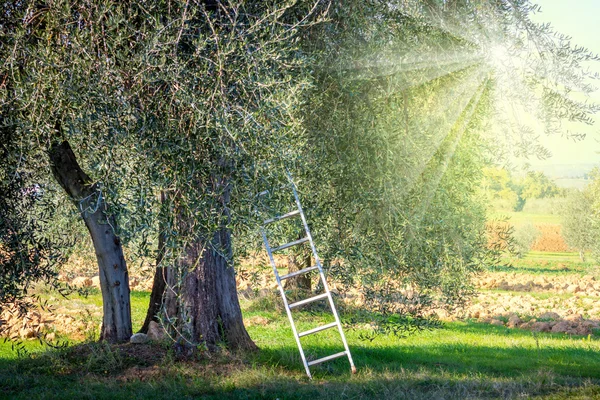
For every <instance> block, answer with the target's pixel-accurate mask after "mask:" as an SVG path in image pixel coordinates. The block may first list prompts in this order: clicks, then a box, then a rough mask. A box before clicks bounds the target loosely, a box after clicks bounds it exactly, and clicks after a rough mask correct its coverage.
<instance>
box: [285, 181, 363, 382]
mask: <svg viewBox="0 0 600 400" xmlns="http://www.w3.org/2000/svg"><path fill="white" fill-rule="evenodd" d="M288 179H289V180H290V184H291V187H292V192H293V193H294V200H295V201H296V205H297V206H298V210H299V211H300V217H301V218H302V224H303V225H304V230H305V231H306V237H307V238H308V241H309V243H310V248H311V250H312V253H313V256H314V257H315V264H316V265H317V267H318V268H319V276H320V277H321V281H322V282H323V288H324V289H325V293H327V294H328V296H327V297H328V299H329V306H330V307H331V312H332V313H333V316H334V318H335V322H336V323H337V326H338V331H339V333H340V337H341V339H342V343H343V344H344V350H346V355H347V356H348V361H349V362H350V370H351V371H352V373H353V374H355V373H356V367H355V366H354V361H353V360H352V355H351V354H350V348H349V347H348V342H347V341H346V335H344V331H343V329H342V323H341V321H340V317H339V315H338V312H337V309H336V308H335V304H334V303H333V298H332V297H331V291H330V290H329V285H327V279H325V273H324V272H323V266H322V265H321V260H320V259H319V255H318V254H317V248H316V247H315V244H314V242H313V238H312V235H311V234H310V229H309V228H308V223H307V221H306V216H305V215H304V211H303V210H302V205H301V204H300V198H299V197H298V191H297V190H296V185H295V184H294V182H293V181H292V177H291V176H290V175H289V173H288Z"/></svg>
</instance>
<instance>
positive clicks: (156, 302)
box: [139, 191, 168, 333]
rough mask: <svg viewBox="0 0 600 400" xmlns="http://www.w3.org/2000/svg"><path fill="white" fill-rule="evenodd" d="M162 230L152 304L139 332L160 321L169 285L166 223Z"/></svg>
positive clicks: (163, 199)
mask: <svg viewBox="0 0 600 400" xmlns="http://www.w3.org/2000/svg"><path fill="white" fill-rule="evenodd" d="M160 202H161V206H163V207H164V205H165V203H166V194H165V192H164V191H161V192H160ZM160 225H161V226H160V228H159V230H160V232H159V234H158V254H157V255H156V270H155V271H154V279H153V280H152V292H151V293H150V304H149V305H148V311H147V312H146V319H145V320H144V324H143V325H142V327H141V328H140V330H139V332H141V333H148V327H149V326H150V322H152V321H154V322H160V321H159V319H158V317H157V314H158V312H159V311H160V308H161V306H162V303H163V295H164V293H165V289H166V287H167V281H166V279H167V273H168V270H167V267H164V266H162V265H161V264H162V261H163V258H164V256H165V242H166V233H165V227H164V226H163V225H164V224H162V223H161V224H160Z"/></svg>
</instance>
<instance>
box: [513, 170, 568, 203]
mask: <svg viewBox="0 0 600 400" xmlns="http://www.w3.org/2000/svg"><path fill="white" fill-rule="evenodd" d="M522 186H523V191H522V193H521V196H522V197H523V198H524V199H544V198H549V197H556V196H559V195H561V194H562V192H561V190H560V189H559V188H558V186H556V183H554V181H552V180H551V179H550V178H548V177H547V176H546V175H544V173H543V172H535V171H530V172H528V173H527V176H525V179H523V182H522Z"/></svg>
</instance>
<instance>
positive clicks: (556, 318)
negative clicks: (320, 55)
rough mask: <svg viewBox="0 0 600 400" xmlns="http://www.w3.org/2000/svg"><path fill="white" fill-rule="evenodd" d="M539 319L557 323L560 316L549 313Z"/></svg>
mask: <svg viewBox="0 0 600 400" xmlns="http://www.w3.org/2000/svg"><path fill="white" fill-rule="evenodd" d="M539 319H549V320H552V321H557V320H559V319H560V315H558V314H557V313H555V312H552V311H549V312H545V313H543V314H542V315H540V316H539Z"/></svg>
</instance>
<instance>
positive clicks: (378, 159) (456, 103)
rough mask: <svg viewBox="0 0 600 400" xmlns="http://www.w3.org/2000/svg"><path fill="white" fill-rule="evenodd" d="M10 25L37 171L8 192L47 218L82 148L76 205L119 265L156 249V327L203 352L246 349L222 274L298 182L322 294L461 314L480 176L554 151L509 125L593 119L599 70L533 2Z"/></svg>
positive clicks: (76, 15) (17, 123) (160, 12)
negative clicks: (358, 295) (67, 166)
mask: <svg viewBox="0 0 600 400" xmlns="http://www.w3.org/2000/svg"><path fill="white" fill-rule="evenodd" d="M2 7H3V9H2V15H3V16H4V22H3V23H2V25H1V35H2V37H1V39H2V40H1V41H0V59H2V60H4V61H3V62H2V65H1V66H0V85H1V87H2V92H1V93H0V105H1V106H2V107H3V110H4V111H5V113H4V114H3V120H2V123H3V126H6V127H10V129H11V130H10V138H9V139H10V140H9V142H10V143H12V145H11V147H10V148H8V147H7V149H8V150H7V151H6V159H7V160H8V163H7V164H8V165H9V166H10V168H11V169H13V170H14V172H9V173H10V174H13V175H14V174H15V172H16V173H17V174H18V173H20V172H21V171H29V175H28V177H27V179H28V182H31V183H30V184H29V183H28V184H21V183H19V184H18V185H20V186H21V187H25V188H27V187H29V188H31V187H32V186H31V185H34V184H35V185H38V186H36V187H39V188H40V191H39V192H38V193H41V197H42V198H43V199H45V200H44V201H46V203H45V204H56V202H57V201H58V200H56V199H57V198H61V197H62V198H64V197H65V196H66V193H62V194H61V190H59V186H58V185H57V183H58V182H56V181H54V180H53V178H52V174H50V171H51V168H52V170H53V171H54V172H55V174H54V175H55V176H56V175H57V174H56V170H57V161H56V160H58V158H56V157H54V156H53V149H57V148H59V147H57V146H63V147H62V148H64V149H66V148H67V147H68V148H69V149H72V150H73V151H72V153H73V155H74V156H76V157H77V160H78V161H79V164H80V165H81V170H82V171H81V172H82V173H83V171H85V173H83V175H81V174H80V176H83V177H84V178H81V179H82V180H83V181H85V182H80V183H84V184H85V185H84V186H85V188H84V189H85V190H82V191H79V192H78V193H79V194H76V195H74V194H73V193H69V196H70V200H71V201H72V202H74V204H75V205H76V207H77V209H78V212H79V213H80V214H81V216H82V217H83V219H84V220H86V217H89V216H90V215H93V221H92V222H94V221H95V222H98V221H100V225H102V226H106V227H107V230H106V232H107V234H111V235H114V238H112V239H111V240H112V241H113V243H115V244H116V245H117V247H118V246H120V245H121V244H123V245H125V246H127V245H129V244H131V243H132V242H134V241H135V242H136V246H137V248H138V249H139V251H140V252H142V253H145V254H151V253H152V252H155V253H156V252H161V255H160V257H159V260H160V266H165V267H168V268H169V271H171V272H170V273H169V281H168V282H167V284H168V285H169V286H170V291H169V293H174V294H175V298H174V299H171V300H168V299H166V300H165V303H164V304H165V307H164V308H163V310H162V314H163V317H164V318H165V319H166V320H167V321H168V322H169V323H170V324H171V325H173V327H174V328H175V329H177V331H178V332H179V334H181V335H182V336H185V335H184V331H188V333H189V335H188V338H189V340H190V341H192V342H197V341H200V340H205V341H207V342H211V343H212V344H214V343H216V342H218V340H220V339H222V338H223V337H224V338H225V340H227V341H228V343H229V344H231V345H233V346H235V345H236V340H239V341H240V347H251V345H250V344H249V339H247V338H246V336H247V335H246V336H244V334H243V325H242V327H241V328H240V324H241V314H240V313H239V305H237V296H236V295H235V279H234V275H233V267H232V266H233V261H234V259H235V258H236V256H238V255H239V254H241V253H242V252H243V250H245V249H248V248H257V247H258V246H259V236H258V235H257V234H256V231H255V228H256V226H257V224H258V223H259V218H258V216H257V215H256V214H255V206H256V193H258V192H260V191H262V190H264V189H267V188H272V187H277V186H279V185H280V184H281V183H282V182H285V180H286V177H285V170H286V169H287V170H289V171H290V172H291V174H292V176H294V177H295V178H296V179H297V183H298V186H299V187H300V189H301V196H302V199H303V201H305V203H306V204H305V208H306V209H307V211H308V216H309V219H310V220H311V221H312V223H313V224H314V228H313V229H314V231H315V232H314V234H315V236H316V237H318V238H319V239H320V240H321V241H322V243H323V247H324V249H323V250H322V252H323V253H324V255H325V257H324V258H325V260H326V261H327V264H328V268H329V273H330V276H332V277H333V278H335V279H339V280H340V281H344V282H345V283H346V284H348V285H353V284H356V283H360V284H361V287H363V288H364V290H365V293H366V294H367V299H368V301H367V304H366V307H367V308H370V309H371V310H374V311H379V312H381V313H383V314H384V315H385V314H387V315H392V314H401V315H416V316H418V317H419V318H422V319H424V318H426V317H427V316H428V315H429V314H427V312H428V311H429V310H430V308H431V307H434V306H438V305H440V304H443V305H447V306H448V307H454V306H458V305H460V304H462V302H463V301H464V300H465V299H466V298H467V296H468V295H469V294H470V293H472V286H471V284H470V277H471V276H472V275H473V274H475V273H477V271H479V270H480V268H481V266H482V265H484V263H486V262H491V260H492V259H493V256H494V253H493V252H490V251H489V250H488V249H487V247H486V244H487V240H486V238H485V234H484V229H485V226H484V222H485V207H484V204H482V199H481V198H480V197H479V195H478V193H479V192H478V190H477V189H478V186H479V184H480V182H481V178H482V176H481V171H482V168H483V167H484V166H486V165H489V164H490V162H492V161H493V160H495V159H497V157H498V155H501V154H506V153H511V154H517V155H532V154H538V155H542V156H543V155H544V154H545V153H544V149H543V148H542V147H541V146H540V145H539V143H538V142H536V140H535V137H536V135H537V134H538V133H539V132H537V131H535V129H534V128H532V127H531V126H527V125H524V124H520V123H518V122H519V121H520V120H521V119H520V118H519V115H521V113H528V114H529V115H532V116H534V117H535V118H537V119H538V120H543V121H544V122H546V124H545V125H544V126H545V127H546V129H545V131H546V132H545V133H548V134H552V133H556V131H557V130H558V129H559V128H560V123H561V121H563V120H570V121H578V122H581V123H584V124H587V123H591V119H590V114H591V113H593V112H595V111H596V110H597V106H596V105H594V104H592V103H588V102H581V101H576V100H574V99H573V98H572V97H571V96H570V95H569V94H570V92H571V90H572V89H574V88H578V89H580V90H582V91H584V92H585V91H589V90H591V88H590V87H588V86H587V84H586V78H587V76H588V73H587V72H586V70H585V69H583V68H582V67H581V63H582V62H583V61H586V60H592V59H595V56H593V55H591V54H590V53H589V52H587V51H584V50H581V49H578V48H576V47H573V46H572V45H571V44H570V43H569V42H568V40H567V39H566V38H564V37H562V36H559V35H556V34H554V32H553V31H552V30H551V28H550V27H549V26H546V25H539V24H534V23H533V22H531V20H530V19H529V18H528V15H529V14H530V13H532V12H536V11H537V7H536V6H534V5H532V4H531V3H529V2H528V1H524V0H519V1H515V0H511V1H494V2H490V1H484V0H482V1H476V2H471V1H443V2H442V1H412V0H406V1H394V2H388V1H377V0H373V1H362V0H360V1H359V0H347V1H342V2H329V1H308V0H307V1H298V2H291V3H288V2H278V1H276V2H266V1H199V0H197V1H187V2H174V1H148V2H142V3H140V2H130V1H126V2H115V1H112V0H106V1H102V2H95V1H90V0H77V1H66V0H58V1H53V2H42V1H39V0H30V1H12V2H11V1H5V2H3V3H2ZM531 49H535V50H531ZM506 96H508V97H509V100H508V101H507V99H506V98H505V97H506ZM508 104H510V105H511V107H512V108H514V106H515V104H516V105H517V106H518V107H519V108H520V110H521V111H519V113H518V115H514V114H513V113H510V112H508V111H507V110H508V109H509V108H511V107H508ZM57 127H60V129H57ZM54 155H55V154H54ZM6 176H8V175H6V174H4V175H2V177H3V178H2V179H3V184H4V183H5V181H6V178H5V177H6ZM59 181H60V180H59ZM28 185H29V186H28ZM61 185H62V187H63V188H64V187H65V184H64V182H61ZM7 190H8V191H11V192H12V193H13V194H14V193H19V191H18V190H16V189H14V188H13V187H12V186H11V187H10V188H9V189H7ZM67 192H68V191H67ZM161 193H162V195H161ZM83 194H85V195H83ZM17 197H18V196H17ZM161 198H162V201H161V200H160V199H161ZM36 201H37V200H36ZM38 204H39V205H40V206H43V203H42V202H39V203H38ZM10 207H11V206H9V205H8V203H7V204H6V206H5V208H6V209H10ZM23 210H24V211H23V212H24V215H19V216H17V219H19V220H23V219H24V218H26V215H25V214H29V212H30V211H29V210H26V209H23ZM90 224H91V222H90V221H89V219H88V220H86V225H87V226H88V229H89V230H90V232H92V228H90V226H91V225H90ZM108 227H110V229H108ZM27 229H28V230H31V231H36V230H37V229H39V227H36V226H35V225H32V226H30V227H28V228H27ZM92 236H93V233H92ZM159 236H160V237H162V239H161V240H163V241H164V246H161V248H160V249H159V248H157V242H158V238H159ZM117 242H118V243H117ZM98 243H99V242H98V241H97V240H96V239H94V244H95V245H98ZM3 245H5V244H4V243H3ZM115 251H117V250H115ZM118 251H120V250H118ZM118 251H117V252H118ZM97 252H98V250H97ZM117 256H118V254H117ZM101 258H102V257H99V265H101V264H102V262H103V261H102V260H101ZM121 258H122V257H121ZM109 264H110V265H109ZM109 264H106V265H105V267H106V268H108V267H109V266H112V265H113V264H112V262H111V263H109ZM114 265H117V263H115V264H114ZM119 265H120V266H119V268H118V269H119V270H120V271H121V273H122V276H121V278H118V279H116V278H115V279H113V278H111V279H112V280H111V279H108V280H107V281H106V283H105V284H103V285H105V286H106V287H107V288H108V287H111V288H112V289H111V290H113V291H114V290H116V289H115V287H116V286H119V285H121V283H123V285H125V283H126V281H127V267H126V265H125V262H124V260H123V263H122V265H121V264H119ZM115 269H117V268H115ZM101 270H102V266H101ZM110 285H112V286H110ZM125 292H126V293H127V294H126V295H128V288H127V290H124V291H123V293H125ZM107 293H108V292H107ZM207 293H208V294H209V295H207ZM103 294H104V291H103ZM107 296H108V294H107ZM123 296H125V294H124V295H123ZM105 312H106V308H105ZM228 315H234V317H232V322H231V324H229V322H225V323H224V325H223V326H225V328H224V330H225V334H224V335H223V333H222V331H223V330H220V328H219V321H229V320H228ZM203 318H204V319H203ZM189 321H192V322H189ZM227 331H232V332H236V333H235V335H233V336H228V334H227ZM209 337H210V339H209ZM201 338H203V339H201ZM119 340H122V338H120V339H119Z"/></svg>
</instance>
